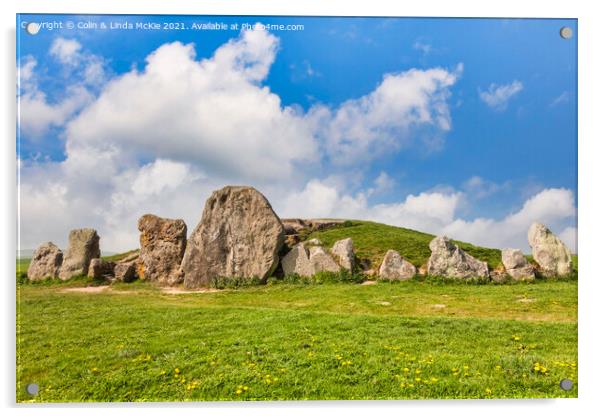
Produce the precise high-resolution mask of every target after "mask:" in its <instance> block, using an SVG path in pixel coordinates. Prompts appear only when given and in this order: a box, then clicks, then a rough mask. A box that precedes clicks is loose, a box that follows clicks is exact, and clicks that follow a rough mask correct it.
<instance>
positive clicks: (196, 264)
mask: <svg viewBox="0 0 602 416" xmlns="http://www.w3.org/2000/svg"><path fill="white" fill-rule="evenodd" d="M283 243H284V227H283V226H282V223H281V222H280V219H279V218H278V216H277V215H276V214H275V213H274V211H273V210H272V206H271V205H270V203H269V202H268V200H267V199H266V198H265V197H264V196H263V195H262V194H261V193H260V192H258V191H257V190H256V189H254V188H251V187H245V186H226V187H225V188H222V189H220V190H218V191H215V192H213V194H212V195H211V197H209V199H207V202H206V203H205V208H204V210H203V216H202V218H201V221H200V223H199V224H198V225H197V227H196V228H195V229H194V231H193V232H192V235H191V236H190V239H189V241H188V246H187V247H186V253H185V254H184V259H183V260H182V270H183V272H184V275H185V277H184V285H185V286H186V287H188V288H196V287H201V286H209V285H210V284H211V282H212V281H213V279H215V278H217V277H240V278H253V277H258V278H259V279H261V280H265V279H266V278H267V277H269V275H270V274H272V273H273V272H274V270H275V269H276V267H277V266H278V261H279V257H278V252H279V251H280V248H281V247H282V245H283Z"/></svg>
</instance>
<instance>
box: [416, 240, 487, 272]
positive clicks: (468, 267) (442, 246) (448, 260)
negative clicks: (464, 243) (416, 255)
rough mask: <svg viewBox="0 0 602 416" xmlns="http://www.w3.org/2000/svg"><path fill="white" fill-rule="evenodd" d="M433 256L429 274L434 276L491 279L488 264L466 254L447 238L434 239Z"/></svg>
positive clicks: (429, 263)
mask: <svg viewBox="0 0 602 416" xmlns="http://www.w3.org/2000/svg"><path fill="white" fill-rule="evenodd" d="M429 248H430V249H431V256H430V258H429V260H428V263H427V272H428V274H430V275H432V276H443V277H451V278H463V279H468V278H473V277H489V269H488V267H487V263H486V262H484V261H480V260H477V259H475V258H474V257H472V256H471V255H470V254H468V253H466V252H465V251H464V250H462V249H461V248H460V247H458V246H457V245H456V244H454V243H453V242H451V240H450V239H449V238H447V237H445V236H439V237H436V238H434V239H433V240H432V241H431V242H430V243H429Z"/></svg>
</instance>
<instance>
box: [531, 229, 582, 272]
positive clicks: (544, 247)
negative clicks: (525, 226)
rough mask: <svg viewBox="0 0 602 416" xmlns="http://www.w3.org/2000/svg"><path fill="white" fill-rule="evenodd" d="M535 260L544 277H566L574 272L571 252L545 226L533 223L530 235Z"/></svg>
mask: <svg viewBox="0 0 602 416" xmlns="http://www.w3.org/2000/svg"><path fill="white" fill-rule="evenodd" d="M528 239H529V245H530V246H531V252H532V254H533V259H535V261H536V262H537V264H538V265H539V268H540V272H541V274H542V275H544V276H547V277H551V276H558V277H562V276H566V275H568V274H569V273H571V271H572V270H573V262H572V258H571V252H570V251H569V249H568V247H567V246H566V245H564V243H563V242H562V241H561V240H560V239H559V238H558V237H556V236H555V235H554V233H552V231H550V230H549V229H548V228H547V227H546V226H545V225H543V224H540V223H537V222H536V223H533V224H532V225H531V227H530V228H529V233H528Z"/></svg>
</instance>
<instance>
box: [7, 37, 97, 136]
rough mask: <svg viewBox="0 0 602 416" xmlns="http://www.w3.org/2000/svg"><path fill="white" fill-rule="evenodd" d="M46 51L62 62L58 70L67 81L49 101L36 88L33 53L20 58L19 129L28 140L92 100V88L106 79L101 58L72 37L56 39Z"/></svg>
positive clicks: (37, 80) (38, 86)
mask: <svg viewBox="0 0 602 416" xmlns="http://www.w3.org/2000/svg"><path fill="white" fill-rule="evenodd" d="M49 53H50V55H51V56H52V57H53V58H55V59H56V60H57V61H58V62H59V63H61V64H62V65H64V66H63V71H62V72H61V71H59V73H61V74H62V77H63V78H64V79H65V80H67V81H68V86H67V87H64V88H63V89H62V90H60V89H59V91H58V92H57V93H55V94H54V96H55V97H56V98H54V99H52V100H51V99H49V98H48V95H47V94H46V93H45V92H44V91H42V90H41V88H40V85H39V79H38V75H37V73H36V67H37V66H38V62H37V60H36V59H35V58H34V57H33V56H30V55H29V56H26V57H24V58H23V60H22V61H21V63H20V65H19V67H18V80H17V81H18V89H19V101H18V103H19V112H18V121H19V130H20V132H21V134H22V135H23V137H24V138H25V139H28V140H34V141H35V140H38V139H40V138H41V137H43V136H44V134H46V133H47V132H48V130H49V129H51V128H53V127H63V126H64V125H65V124H66V123H67V121H69V120H70V119H71V118H72V117H73V116H74V115H75V114H77V112H78V111H79V110H81V109H82V108H83V107H84V106H86V105H87V104H89V103H90V102H92V100H93V98H94V94H95V91H96V89H97V88H98V87H99V86H100V85H102V84H103V83H104V82H105V81H106V71H105V61H104V60H103V59H101V58H100V57H99V56H97V55H94V54H90V53H85V52H83V51H82V47H81V44H80V43H79V42H77V41H76V40H70V39H65V38H61V37H59V38H56V39H55V40H54V41H53V42H52V44H51V46H50V50H49ZM57 77H58V75H57Z"/></svg>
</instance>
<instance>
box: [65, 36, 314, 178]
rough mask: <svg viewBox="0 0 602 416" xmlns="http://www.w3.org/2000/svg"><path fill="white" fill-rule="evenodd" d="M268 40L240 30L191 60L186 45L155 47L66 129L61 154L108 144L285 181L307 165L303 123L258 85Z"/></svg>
mask: <svg viewBox="0 0 602 416" xmlns="http://www.w3.org/2000/svg"><path fill="white" fill-rule="evenodd" d="M277 46H278V39H277V38H276V37H275V36H273V35H271V34H269V33H268V32H253V31H246V32H244V34H243V35H242V36H241V37H240V38H237V39H236V40H232V41H230V42H228V43H226V44H225V45H223V46H221V47H220V48H218V49H217V50H216V52H215V54H214V56H213V57H211V58H209V59H203V60H200V61H197V60H196V59H195V51H194V46H193V45H192V44H188V45H184V44H182V43H179V42H175V43H170V44H166V45H163V46H161V47H160V48H159V49H157V50H156V51H155V52H153V53H152V54H151V55H149V57H148V58H147V65H146V68H145V69H144V71H143V72H138V71H132V72H129V73H126V74H125V75H123V76H121V77H119V78H117V79H115V80H113V81H112V82H110V83H109V84H108V85H107V88H106V89H105V90H104V91H103V92H102V94H101V95H100V96H99V98H98V100H96V101H95V102H94V103H93V104H92V105H90V106H88V107H87V108H86V109H85V110H84V111H83V112H82V113H81V114H80V115H79V116H78V117H77V118H76V119H75V120H73V121H72V122H71V123H69V125H68V127H67V141H68V143H67V146H68V149H69V154H70V155H71V154H72V153H73V152H78V151H79V149H87V148H89V147H93V148H102V147H104V146H108V145H112V146H116V147H118V148H120V149H121V150H122V151H123V152H129V153H135V155H132V156H133V157H147V158H168V159H173V160H179V161H182V162H187V163H193V164H197V165H199V166H202V167H203V168H204V169H206V170H207V171H210V172H212V174H216V175H219V176H225V177H230V178H237V177H244V178H252V179H266V180H267V179H269V178H274V177H287V176H290V175H291V174H292V173H293V172H294V171H295V164H296V163H298V162H305V163H311V162H312V161H314V160H316V159H317V147H316V143H315V140H314V137H313V135H312V132H311V131H310V129H309V127H308V126H307V123H305V122H304V120H303V117H302V116H301V115H299V114H297V112H296V110H295V109H293V108H291V107H285V106H282V104H281V101H280V97H278V96H277V95H276V94H274V93H272V92H271V91H270V90H269V88H267V87H265V86H261V85H260V82H261V81H263V80H264V79H265V77H266V76H267V74H268V71H269V67H270V65H271V64H272V62H273V61H274V56H275V52H276V49H277Z"/></svg>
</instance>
